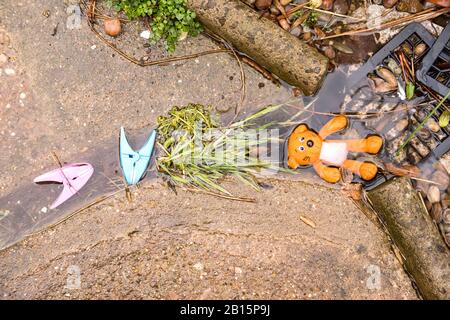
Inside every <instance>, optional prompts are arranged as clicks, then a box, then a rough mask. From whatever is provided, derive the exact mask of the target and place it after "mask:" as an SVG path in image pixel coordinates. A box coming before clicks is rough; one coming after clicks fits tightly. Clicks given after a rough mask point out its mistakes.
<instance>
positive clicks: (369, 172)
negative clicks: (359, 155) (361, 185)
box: [342, 160, 378, 180]
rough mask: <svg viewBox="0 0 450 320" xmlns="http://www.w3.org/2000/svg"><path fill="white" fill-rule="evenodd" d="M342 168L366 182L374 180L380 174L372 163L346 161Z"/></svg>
mask: <svg viewBox="0 0 450 320" xmlns="http://www.w3.org/2000/svg"><path fill="white" fill-rule="evenodd" d="M342 166H343V167H344V168H345V169H347V170H350V171H351V172H353V173H355V174H357V175H359V176H360V177H361V178H363V179H364V180H372V179H373V178H375V176H376V175H377V172H378V168H377V166H376V165H375V164H373V163H371V162H361V161H356V160H345V161H344V163H343V165H342Z"/></svg>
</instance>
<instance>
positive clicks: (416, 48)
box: [414, 43, 427, 56]
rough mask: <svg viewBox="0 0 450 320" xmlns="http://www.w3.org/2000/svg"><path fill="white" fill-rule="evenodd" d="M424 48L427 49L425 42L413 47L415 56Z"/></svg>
mask: <svg viewBox="0 0 450 320" xmlns="http://www.w3.org/2000/svg"><path fill="white" fill-rule="evenodd" d="M426 49H427V46H426V44H425V43H420V44H418V45H417V46H416V47H415V48H414V54H415V55H416V56H420V55H421V54H422V53H423V52H424V51H425V50H426Z"/></svg>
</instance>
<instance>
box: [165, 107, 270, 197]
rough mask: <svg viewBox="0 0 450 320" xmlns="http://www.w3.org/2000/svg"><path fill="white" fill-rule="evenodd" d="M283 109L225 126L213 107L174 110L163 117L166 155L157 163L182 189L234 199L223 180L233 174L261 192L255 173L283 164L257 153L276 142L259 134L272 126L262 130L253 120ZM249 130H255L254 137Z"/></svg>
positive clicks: (268, 110)
mask: <svg viewBox="0 0 450 320" xmlns="http://www.w3.org/2000/svg"><path fill="white" fill-rule="evenodd" d="M278 107H279V106H271V107H267V108H264V109H262V110H261V111H259V112H257V113H255V114H253V115H251V116H249V117H247V118H245V119H243V120H240V121H238V122H235V123H233V124H231V125H229V126H226V127H225V126H221V125H220V124H219V121H218V119H217V117H215V116H214V114H212V113H211V110H210V108H207V107H204V106H202V105H198V104H189V105H187V106H185V107H181V108H180V107H173V108H172V109H171V110H170V111H169V113H168V115H167V116H165V117H159V118H158V132H159V136H160V139H159V140H158V145H159V147H160V148H161V150H162V153H163V154H162V155H160V156H159V157H158V158H157V161H156V163H157V167H158V170H159V171H160V172H162V173H164V174H166V175H167V177H168V178H169V179H170V181H171V182H172V183H173V184H174V185H179V186H180V185H185V186H190V187H197V188H201V189H205V190H209V191H214V192H219V193H223V194H227V195H230V192H229V191H228V190H226V189H225V188H223V187H222V186H221V185H220V180H221V179H223V178H224V177H225V176H233V177H236V178H237V179H238V180H240V181H242V182H243V183H245V184H247V185H249V186H251V187H253V188H255V189H257V190H259V188H260V187H259V184H258V182H257V180H256V178H255V173H256V172H258V171H261V170H262V169H266V170H278V169H279V168H278V166H279V164H278V161H273V160H270V159H261V158H260V157H259V156H258V154H257V153H255V152H253V151H254V150H257V149H258V148H259V147H261V146H262V145H267V144H268V143H269V142H272V141H273V139H274V138H272V137H270V136H267V135H264V134H262V135H260V134H258V132H259V131H258V130H262V129H264V128H266V127H267V126H268V125H269V124H265V125H260V126H258V125H255V124H254V121H255V120H257V119H259V118H261V117H263V116H264V115H267V114H268V113H270V112H272V111H274V110H276V109H278ZM247 129H252V131H251V132H252V134H250V135H249V131H246V130H247ZM275 142H276V143H278V141H275Z"/></svg>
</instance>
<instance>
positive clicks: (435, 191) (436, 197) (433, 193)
mask: <svg viewBox="0 0 450 320" xmlns="http://www.w3.org/2000/svg"><path fill="white" fill-rule="evenodd" d="M427 198H428V200H429V201H430V202H431V203H432V204H435V203H437V202H439V201H440V200H441V192H440V191H439V188H438V187H437V186H435V185H432V186H431V187H430V188H429V189H428V192H427Z"/></svg>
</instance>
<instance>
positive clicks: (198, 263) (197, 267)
mask: <svg viewBox="0 0 450 320" xmlns="http://www.w3.org/2000/svg"><path fill="white" fill-rule="evenodd" d="M194 269H196V270H198V271H202V270H203V264H202V263H201V262H197V263H196V264H194Z"/></svg>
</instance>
